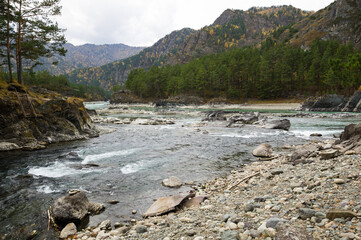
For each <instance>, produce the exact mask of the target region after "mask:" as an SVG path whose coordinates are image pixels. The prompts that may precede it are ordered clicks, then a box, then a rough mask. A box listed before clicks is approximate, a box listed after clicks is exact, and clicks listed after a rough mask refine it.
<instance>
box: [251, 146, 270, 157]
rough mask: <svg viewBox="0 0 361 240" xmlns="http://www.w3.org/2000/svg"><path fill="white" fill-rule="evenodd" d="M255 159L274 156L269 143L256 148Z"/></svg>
mask: <svg viewBox="0 0 361 240" xmlns="http://www.w3.org/2000/svg"><path fill="white" fill-rule="evenodd" d="M252 154H253V156H255V157H271V156H272V147H271V145H269V144H268V143H263V144H261V145H259V146H258V147H256V148H255V149H254V150H253V152H252Z"/></svg>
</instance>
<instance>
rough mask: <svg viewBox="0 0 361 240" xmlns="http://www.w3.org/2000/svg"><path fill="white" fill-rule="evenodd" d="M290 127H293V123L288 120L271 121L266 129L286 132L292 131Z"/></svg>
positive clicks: (265, 126)
mask: <svg viewBox="0 0 361 240" xmlns="http://www.w3.org/2000/svg"><path fill="white" fill-rule="evenodd" d="M290 127H291V122H290V120H288V119H280V120H279V119H275V120H270V121H268V122H267V123H266V124H265V125H264V128H269V129H282V130H286V131H288V130H289V129H290Z"/></svg>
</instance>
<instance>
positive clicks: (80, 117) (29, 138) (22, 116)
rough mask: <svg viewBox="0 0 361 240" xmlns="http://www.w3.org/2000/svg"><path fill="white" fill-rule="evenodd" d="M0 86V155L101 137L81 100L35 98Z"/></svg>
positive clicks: (13, 86)
mask: <svg viewBox="0 0 361 240" xmlns="http://www.w3.org/2000/svg"><path fill="white" fill-rule="evenodd" d="M1 86H2V87H1V88H0V109H1V110H0V151H1V150H2V151H4V150H15V149H23V150H34V149H41V148H44V147H45V146H46V145H47V144H49V143H55V142H64V141H71V140H81V139H87V138H90V137H96V136H98V131H97V130H96V129H95V127H94V125H93V123H92V120H91V118H90V116H89V114H88V113H87V111H86V109H85V107H84V105H83V102H82V101H81V100H80V99H77V98H64V97H61V96H60V95H57V94H46V95H43V94H38V93H37V94H36V93H34V92H31V91H28V90H27V89H26V88H25V87H24V86H21V85H17V84H9V85H8V84H5V85H1Z"/></svg>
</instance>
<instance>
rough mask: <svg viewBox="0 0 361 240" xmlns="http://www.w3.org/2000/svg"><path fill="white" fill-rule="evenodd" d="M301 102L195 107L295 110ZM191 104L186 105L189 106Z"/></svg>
mask: <svg viewBox="0 0 361 240" xmlns="http://www.w3.org/2000/svg"><path fill="white" fill-rule="evenodd" d="M301 105H302V104H301V103H252V104H215V105H211V104H206V105H200V106H198V107H197V108H201V109H202V108H206V109H207V108H210V109H215V108H216V109H218V108H219V109H243V110H288V111H296V110H298V109H299V108H300V107H301ZM190 107H193V106H186V107H184V108H190Z"/></svg>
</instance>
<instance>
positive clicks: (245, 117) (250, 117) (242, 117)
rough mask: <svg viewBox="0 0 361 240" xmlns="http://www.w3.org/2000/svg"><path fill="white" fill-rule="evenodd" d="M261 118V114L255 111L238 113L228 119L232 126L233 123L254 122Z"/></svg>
mask: <svg viewBox="0 0 361 240" xmlns="http://www.w3.org/2000/svg"><path fill="white" fill-rule="evenodd" d="M258 120H259V114H255V113H245V114H236V115H233V116H232V117H230V118H229V119H228V121H229V124H228V127H230V126H231V125H232V124H233V123H238V122H239V123H243V124H253V123H255V122H257V121H258Z"/></svg>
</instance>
